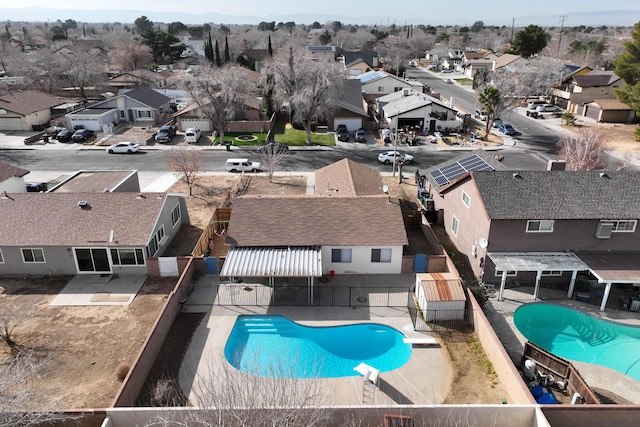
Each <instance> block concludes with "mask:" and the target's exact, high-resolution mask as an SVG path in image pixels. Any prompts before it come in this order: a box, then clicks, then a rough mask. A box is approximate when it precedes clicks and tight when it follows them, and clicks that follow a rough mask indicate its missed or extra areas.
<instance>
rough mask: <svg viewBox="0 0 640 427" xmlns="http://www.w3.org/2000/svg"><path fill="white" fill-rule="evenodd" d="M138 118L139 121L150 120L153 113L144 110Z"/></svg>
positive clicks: (139, 113)
mask: <svg viewBox="0 0 640 427" xmlns="http://www.w3.org/2000/svg"><path fill="white" fill-rule="evenodd" d="M138 118H139V119H144V118H147V119H150V118H151V111H149V110H143V111H138Z"/></svg>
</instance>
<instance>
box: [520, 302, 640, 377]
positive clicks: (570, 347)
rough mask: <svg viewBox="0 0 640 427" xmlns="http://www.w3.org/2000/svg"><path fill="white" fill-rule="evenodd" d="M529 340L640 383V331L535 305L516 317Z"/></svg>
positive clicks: (591, 317)
mask: <svg viewBox="0 0 640 427" xmlns="http://www.w3.org/2000/svg"><path fill="white" fill-rule="evenodd" d="M513 322H514V323H515V325H516V327H517V328H518V330H519V331H520V332H521V333H522V335H524V336H525V337H526V338H527V339H528V340H529V341H531V342H533V343H534V344H536V345H538V346H540V347H542V348H544V349H545V350H547V351H550V352H552V353H554V354H555V355H557V356H560V357H564V358H567V359H572V360H577V361H579V362H588V363H593V364H596V365H602V366H606V367H608V368H611V369H615V370H616V371H619V372H622V373H623V374H626V375H628V376H630V377H632V378H635V379H636V380H638V381H640V328H639V327H634V326H627V325H622V324H619V323H614V322H609V321H606V320H602V319H598V318H595V317H593V316H591V315H588V314H585V313H582V312H580V311H577V310H573V309H571V308H567V307H563V306H559V305H552V304H544V303H534V304H527V305H523V306H522V307H520V308H518V309H517V310H516V311H515V313H514V314H513Z"/></svg>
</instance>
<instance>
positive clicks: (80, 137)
mask: <svg viewBox="0 0 640 427" xmlns="http://www.w3.org/2000/svg"><path fill="white" fill-rule="evenodd" d="M94 136H95V134H94V133H93V131H92V130H89V129H78V130H77V131H75V132H74V133H73V135H72V136H71V139H72V140H73V142H87V141H89V140H90V139H91V138H93V137H94Z"/></svg>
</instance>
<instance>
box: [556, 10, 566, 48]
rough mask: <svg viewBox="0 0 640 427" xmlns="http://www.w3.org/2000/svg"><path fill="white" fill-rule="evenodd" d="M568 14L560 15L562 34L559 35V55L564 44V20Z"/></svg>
mask: <svg viewBox="0 0 640 427" xmlns="http://www.w3.org/2000/svg"><path fill="white" fill-rule="evenodd" d="M565 19H567V16H565V15H560V36H559V37H558V55H560V46H562V31H563V29H564V21H565Z"/></svg>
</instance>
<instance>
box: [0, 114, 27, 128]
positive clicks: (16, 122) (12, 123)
mask: <svg viewBox="0 0 640 427" xmlns="http://www.w3.org/2000/svg"><path fill="white" fill-rule="evenodd" d="M0 130H23V129H22V119H21V118H20V117H2V118H0Z"/></svg>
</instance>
